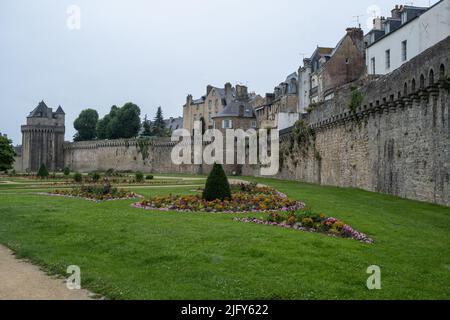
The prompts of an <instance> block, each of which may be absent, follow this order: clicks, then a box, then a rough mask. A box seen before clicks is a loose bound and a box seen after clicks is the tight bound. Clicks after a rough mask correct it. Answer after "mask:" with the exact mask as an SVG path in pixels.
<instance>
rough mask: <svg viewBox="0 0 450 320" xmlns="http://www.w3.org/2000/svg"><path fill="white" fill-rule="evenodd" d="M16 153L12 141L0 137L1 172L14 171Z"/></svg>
mask: <svg viewBox="0 0 450 320" xmlns="http://www.w3.org/2000/svg"><path fill="white" fill-rule="evenodd" d="M15 156H16V152H15V151H14V148H13V146H12V141H11V140H9V139H8V138H6V137H4V136H0V171H7V170H9V169H12V167H13V163H14V157H15Z"/></svg>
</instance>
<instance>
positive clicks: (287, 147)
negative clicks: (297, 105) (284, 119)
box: [280, 120, 317, 167]
mask: <svg viewBox="0 0 450 320" xmlns="http://www.w3.org/2000/svg"><path fill="white" fill-rule="evenodd" d="M314 138H315V132H314V130H313V129H312V128H310V127H309V126H308V124H307V123H306V122H305V121H303V120H299V121H297V122H296V124H295V126H294V129H293V130H292V132H291V134H290V136H289V140H288V141H286V142H285V143H283V144H282V147H281V150H280V166H281V167H283V165H284V163H285V161H286V159H287V158H289V157H290V159H291V161H292V163H293V164H294V165H295V166H296V165H297V164H298V159H297V157H296V155H298V154H300V155H301V156H302V157H306V156H307V155H308V152H309V150H310V148H311V146H313V147H314V152H315V153H316V150H315V146H314ZM315 158H317V156H316V154H315Z"/></svg>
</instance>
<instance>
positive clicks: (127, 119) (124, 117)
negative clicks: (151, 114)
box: [111, 102, 141, 139]
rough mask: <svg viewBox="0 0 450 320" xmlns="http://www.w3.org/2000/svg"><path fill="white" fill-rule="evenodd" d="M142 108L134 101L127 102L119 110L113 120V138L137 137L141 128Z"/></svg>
mask: <svg viewBox="0 0 450 320" xmlns="http://www.w3.org/2000/svg"><path fill="white" fill-rule="evenodd" d="M140 116H141V109H140V108H139V107H138V106H137V105H135V104H134V103H131V102H129V103H127V104H125V105H124V106H123V107H122V108H120V109H118V110H117V113H116V115H115V116H114V117H113V118H112V120H111V133H112V134H111V135H112V137H111V138H112V139H122V138H123V139H129V138H133V137H137V136H138V135H139V130H140V129H141V118H140Z"/></svg>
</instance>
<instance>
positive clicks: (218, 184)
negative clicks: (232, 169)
mask: <svg viewBox="0 0 450 320" xmlns="http://www.w3.org/2000/svg"><path fill="white" fill-rule="evenodd" d="M203 199H204V200H206V201H214V200H217V199H219V200H222V201H223V200H225V199H231V189H230V184H229V183H228V179H227V176H226V174H225V171H224V170H223V167H222V165H220V164H217V163H215V164H214V167H213V169H212V171H211V173H210V174H209V176H208V179H207V180H206V185H205V190H204V191H203Z"/></svg>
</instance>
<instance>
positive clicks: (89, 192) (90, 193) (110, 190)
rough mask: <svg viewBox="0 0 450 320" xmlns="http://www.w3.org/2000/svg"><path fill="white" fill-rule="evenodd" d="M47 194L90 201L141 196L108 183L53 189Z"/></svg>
mask: <svg viewBox="0 0 450 320" xmlns="http://www.w3.org/2000/svg"><path fill="white" fill-rule="evenodd" d="M49 195H51V196H62V197H70V198H82V199H85V200H92V201H111V200H125V199H136V198H142V196H140V195H138V194H136V193H134V192H130V191H127V190H124V189H118V188H115V187H111V186H110V185H104V186H99V185H84V186H81V187H77V188H73V189H65V190H55V191H53V192H52V193H50V194H49Z"/></svg>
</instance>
